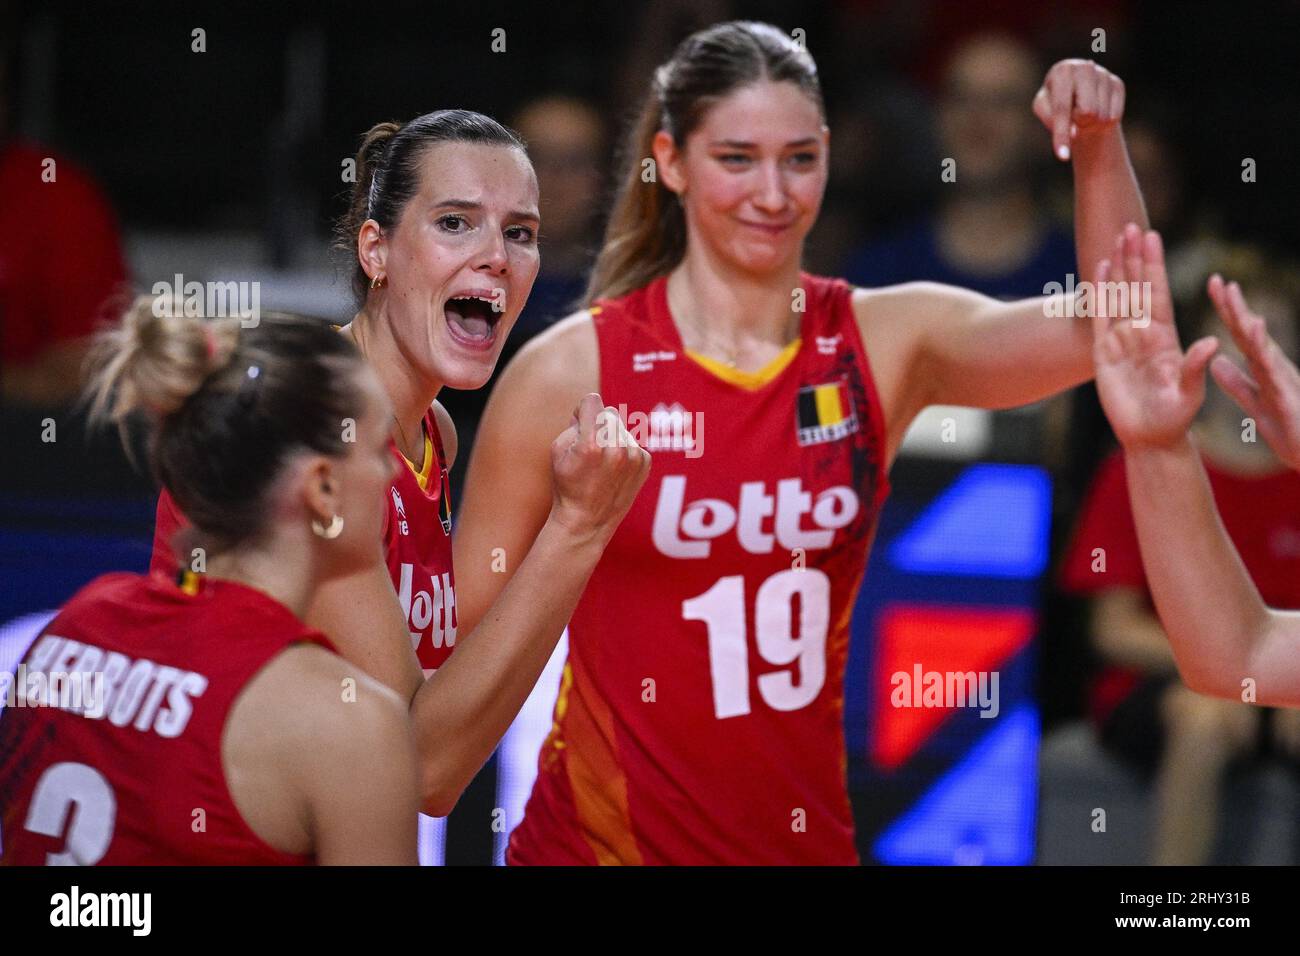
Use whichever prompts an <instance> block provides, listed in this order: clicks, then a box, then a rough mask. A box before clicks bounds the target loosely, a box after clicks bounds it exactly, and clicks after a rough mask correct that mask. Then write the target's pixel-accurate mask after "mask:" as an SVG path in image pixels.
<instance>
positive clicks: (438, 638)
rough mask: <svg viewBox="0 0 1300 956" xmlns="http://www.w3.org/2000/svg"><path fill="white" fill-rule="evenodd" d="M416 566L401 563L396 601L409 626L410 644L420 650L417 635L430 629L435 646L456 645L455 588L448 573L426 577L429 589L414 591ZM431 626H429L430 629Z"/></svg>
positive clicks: (430, 637) (430, 635)
mask: <svg viewBox="0 0 1300 956" xmlns="http://www.w3.org/2000/svg"><path fill="white" fill-rule="evenodd" d="M414 584H415V567H414V566H413V565H411V564H409V563H407V562H405V561H403V562H402V573H401V578H400V579H399V586H398V589H397V599H398V600H399V601H401V603H402V613H403V614H405V615H406V620H407V622H408V626H409V627H410V629H411V630H410V635H411V644H412V646H414V647H419V645H420V636H421V635H422V634H423V633H424V631H425V629H426V628H429V629H430V630H429V639H430V640H431V641H432V642H433V646H434V647H443V646H446V647H454V646H455V645H456V589H455V588H454V587H453V586H452V583H451V575H450V574H446V573H444V574H442V575H437V574H431V575H429V590H427V591H425V590H420V591H416V590H414ZM431 625H432V626H431Z"/></svg>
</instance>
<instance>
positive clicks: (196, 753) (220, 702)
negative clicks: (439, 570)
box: [0, 574, 333, 866]
mask: <svg viewBox="0 0 1300 956" xmlns="http://www.w3.org/2000/svg"><path fill="white" fill-rule="evenodd" d="M196 583H197V584H198V587H197V588H194V589H193V590H194V591H195V593H193V594H191V593H187V592H186V591H185V590H182V589H181V588H180V587H178V586H176V585H175V584H172V583H170V582H168V581H166V580H164V579H163V578H161V577H156V576H148V577H141V576H139V575H134V574H109V575H105V576H104V577H101V578H98V579H96V580H95V581H92V582H91V583H90V584H88V585H87V586H86V587H84V588H83V589H82V590H81V591H79V592H78V593H77V594H76V595H75V596H74V597H73V598H72V600H71V601H69V602H68V604H67V605H66V606H65V607H64V609H63V610H62V611H61V612H60V613H59V614H58V615H57V616H56V617H55V618H54V620H52V621H51V622H50V624H49V625H48V626H47V627H46V628H45V630H44V631H43V632H42V634H41V636H40V637H38V638H37V639H36V641H35V643H34V644H33V645H32V646H31V648H30V649H29V650H28V652H27V654H26V656H25V657H24V658H23V663H22V665H20V667H19V669H18V680H17V682H16V684H15V694H16V695H17V694H18V693H22V694H23V695H24V697H25V698H26V699H25V700H22V701H20V700H19V699H18V698H17V696H16V697H15V702H14V704H13V705H11V706H6V707H5V710H4V713H3V714H2V715H0V766H3V767H4V772H3V774H0V808H3V818H2V819H0V844H2V853H3V855H2V856H0V861H2V862H4V863H5V864H11V865H19V866H23V865H41V864H80V865H93V864H101V865H105V866H120V865H128V866H129V865H138V864H164V865H226V864H239V865H254V866H257V865H271V864H303V863H312V862H314V861H313V859H312V857H310V856H297V855H293V854H289V853H284V852H282V851H280V850H277V849H275V848H274V847H272V846H270V845H268V844H267V843H265V842H264V841H263V840H262V839H261V838H260V837H258V836H257V835H256V834H255V833H254V832H253V831H252V830H251V829H250V828H249V826H248V824H247V823H246V822H245V821H244V818H243V817H242V816H240V813H239V810H238V809H237V808H236V807H235V803H234V799H233V798H232V797H231V795H230V790H229V788H228V781H227V780H226V774H225V770H224V769H223V767H222V764H221V735H222V732H223V730H224V728H225V726H226V718H227V716H228V714H229V712H230V709H231V706H232V704H233V703H234V701H235V699H236V697H237V696H238V695H239V693H240V691H242V690H243V689H244V687H245V686H246V685H247V684H248V683H249V681H250V680H252V679H253V677H254V676H255V675H256V674H257V673H258V672H259V671H260V670H261V669H262V668H263V667H264V666H266V664H267V663H268V662H270V661H271V659H272V658H274V657H275V656H276V655H278V654H279V653H281V652H282V651H283V650H284V649H285V648H287V647H288V646H289V645H291V644H294V643H297V642H300V641H305V642H308V643H313V644H319V645H321V646H322V647H325V648H328V649H331V650H332V649H333V648H332V646H331V645H330V643H329V641H328V640H327V639H326V638H325V637H324V635H322V634H320V633H318V632H315V631H312V630H310V629H309V628H307V627H306V625H304V624H303V623H302V622H301V621H299V620H298V619H297V618H296V617H295V616H294V615H293V613H292V612H290V611H289V609H288V608H286V607H285V606H284V605H282V604H280V603H278V602H277V601H275V600H273V599H272V598H270V597H269V596H267V595H265V594H262V593H261V592H259V591H256V590H254V589H252V588H249V587H245V586H244V585H242V584H237V583H235V582H233V581H225V580H212V579H202V578H199V579H197V582H196ZM82 673H85V674H94V673H98V674H102V684H100V685H99V686H100V687H102V692H101V691H97V690H95V689H94V688H95V686H96V685H95V684H94V682H93V680H88V681H86V682H83V683H81V684H80V685H79V686H78V685H70V684H67V683H65V684H63V687H67V688H70V691H69V692H60V691H58V690H50V688H51V686H52V685H51V684H50V683H49V682H48V679H47V675H51V674H54V675H62V674H67V675H70V674H82ZM36 704H44V705H45V706H35V705H36ZM51 704H58V706H50V705H51Z"/></svg>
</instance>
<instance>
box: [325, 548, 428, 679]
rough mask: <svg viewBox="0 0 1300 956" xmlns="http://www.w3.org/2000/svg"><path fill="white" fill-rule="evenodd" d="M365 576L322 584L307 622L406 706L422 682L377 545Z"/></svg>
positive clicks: (390, 580) (405, 624)
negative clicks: (405, 702) (373, 558)
mask: <svg viewBox="0 0 1300 956" xmlns="http://www.w3.org/2000/svg"><path fill="white" fill-rule="evenodd" d="M375 552H376V553H375V562H374V564H372V565H371V566H370V567H368V568H366V569H365V570H364V571H359V572H357V573H356V574H350V575H348V576H347V577H344V578H337V579H335V580H332V581H327V582H326V583H324V584H322V585H321V586H320V587H319V588H318V589H317V591H316V597H315V599H314V600H313V601H312V605H311V607H310V608H309V609H308V611H307V618H306V619H307V623H308V624H309V625H310V626H312V627H314V628H316V629H318V630H320V631H322V632H324V633H325V634H328V635H329V637H330V640H331V641H333V642H334V646H335V647H337V648H338V650H339V653H340V654H342V655H343V656H344V657H346V658H347V659H348V660H349V661H351V662H352V663H354V664H356V665H357V666H359V667H361V668H362V669H363V670H364V671H365V672H366V673H367V674H369V675H370V676H371V677H373V678H374V679H375V680H377V681H379V682H380V683H381V684H383V685H384V686H386V687H390V688H392V689H393V690H394V691H396V692H397V694H398V695H399V696H400V697H401V698H402V699H403V700H406V701H409V700H411V699H412V698H413V697H414V696H415V693H416V691H418V690H419V689H420V686H421V685H422V684H423V683H424V671H423V670H422V669H421V667H420V660H419V658H418V657H416V654H415V648H414V647H412V646H411V634H410V629H409V628H408V627H407V623H406V619H405V616H404V615H403V614H402V606H401V604H400V603H399V602H398V600H397V592H396V591H394V590H393V579H392V577H391V576H390V575H389V573H388V567H387V565H385V563H384V560H383V555H382V554H381V553H380V552H379V545H378V543H376V546H375Z"/></svg>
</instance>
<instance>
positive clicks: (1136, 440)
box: [1093, 227, 1300, 706]
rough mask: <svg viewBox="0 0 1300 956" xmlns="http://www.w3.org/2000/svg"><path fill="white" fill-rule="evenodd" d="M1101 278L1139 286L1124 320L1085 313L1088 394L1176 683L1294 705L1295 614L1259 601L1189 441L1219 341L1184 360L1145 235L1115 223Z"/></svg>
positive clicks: (1299, 652)
mask: <svg viewBox="0 0 1300 956" xmlns="http://www.w3.org/2000/svg"><path fill="white" fill-rule="evenodd" d="M1100 275H1101V277H1102V280H1103V281H1106V280H1112V281H1117V282H1127V281H1133V282H1136V283H1138V284H1139V286H1138V288H1140V289H1143V290H1148V289H1149V296H1148V295H1147V294H1146V293H1145V292H1144V293H1143V295H1142V296H1141V306H1140V308H1139V309H1138V310H1132V311H1130V312H1129V313H1128V316H1127V317H1124V316H1121V317H1108V316H1106V315H1104V314H1102V315H1098V316H1096V317H1095V318H1094V319H1093V329H1094V335H1095V343H1094V349H1095V359H1096V364H1097V390H1098V393H1099V394H1100V396H1101V401H1102V406H1103V408H1104V409H1105V410H1106V415H1107V417H1108V418H1109V419H1110V423H1111V426H1112V427H1113V428H1114V431H1115V436H1116V437H1117V438H1118V439H1119V441H1120V443H1121V445H1123V447H1124V457H1125V466H1126V471H1127V475H1128V486H1129V495H1130V498H1131V499H1132V505H1133V516H1134V520H1135V522H1136V525H1137V532H1138V540H1139V542H1140V544H1141V549H1142V561H1143V565H1144V567H1145V568H1146V574H1147V579H1148V582H1149V585H1150V587H1151V593H1152V596H1153V598H1154V600H1155V604H1156V609H1157V611H1158V612H1159V614H1160V619H1161V622H1162V623H1163V624H1164V626H1165V631H1166V633H1167V634H1168V635H1169V641H1170V644H1171V646H1172V648H1173V651H1174V658H1175V660H1176V661H1177V663H1178V669H1179V671H1180V673H1181V674H1182V676H1183V680H1184V681H1185V682H1186V683H1187V685H1188V686H1189V687H1190V688H1192V689H1193V690H1195V691H1199V692H1200V693H1203V694H1209V695H1212V696H1215V697H1223V698H1225V699H1233V700H1241V699H1243V689H1244V687H1245V686H1246V685H1245V684H1244V682H1245V681H1246V680H1247V679H1249V680H1252V681H1253V682H1254V690H1255V698H1254V699H1255V701H1256V702H1258V703H1260V704H1269V705H1274V706H1276V705H1285V706H1300V615H1297V614H1294V613H1290V612H1279V611H1272V610H1270V609H1268V608H1267V607H1265V606H1264V603H1263V601H1262V600H1261V599H1260V596H1259V592H1258V590H1257V589H1256V588H1255V585H1254V583H1253V582H1252V581H1251V579H1250V576H1249V574H1248V573H1247V572H1246V568H1245V566H1244V565H1243V564H1242V562H1241V558H1240V557H1239V555H1238V554H1237V551H1236V548H1235V547H1234V546H1233V544H1232V541H1231V540H1230V539H1229V537H1228V534H1227V532H1226V531H1225V530H1224V527H1223V523H1222V521H1220V519H1219V514H1218V509H1217V508H1216V506H1215V503H1214V497H1213V494H1212V492H1211V490H1210V484H1209V480H1208V478H1207V477H1206V474H1205V468H1204V466H1203V465H1202V463H1201V457H1200V454H1199V453H1198V452H1197V450H1196V448H1195V446H1194V445H1193V444H1192V441H1191V439H1190V437H1189V436H1188V431H1187V430H1188V427H1189V425H1190V424H1191V422H1192V419H1193V418H1194V417H1195V414H1196V411H1197V409H1198V408H1199V407H1200V405H1201V402H1202V401H1203V399H1204V396H1205V367H1206V365H1207V364H1208V362H1209V361H1210V358H1211V357H1212V356H1213V354H1214V351H1215V349H1216V348H1217V346H1218V343H1217V341H1216V340H1215V339H1214V338H1212V337H1210V338H1205V339H1201V340H1199V341H1197V342H1195V343H1193V344H1192V346H1191V347H1190V348H1189V349H1188V350H1187V353H1186V354H1185V355H1184V353H1183V351H1182V349H1181V348H1180V346H1179V343H1178V333H1177V331H1176V330H1175V328H1174V322H1173V307H1172V304H1171V301H1170V297H1169V289H1168V281H1167V278H1166V275H1165V267H1164V253H1163V250H1162V248H1161V244H1160V238H1159V236H1157V235H1156V234H1155V233H1153V232H1148V233H1147V234H1146V235H1144V236H1143V235H1140V234H1139V231H1138V229H1137V228H1136V227H1132V228H1130V229H1128V230H1126V232H1125V234H1124V236H1123V237H1122V239H1121V240H1120V241H1119V242H1118V243H1117V246H1116V250H1115V253H1114V258H1113V260H1107V261H1104V262H1103V263H1102V266H1101V269H1100ZM1144 283H1150V285H1149V286H1147V285H1144ZM1134 319H1137V321H1136V322H1135V321H1134ZM1148 322H1149V324H1146V323H1148Z"/></svg>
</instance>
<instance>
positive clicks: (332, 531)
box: [311, 515, 343, 540]
mask: <svg viewBox="0 0 1300 956" xmlns="http://www.w3.org/2000/svg"><path fill="white" fill-rule="evenodd" d="M311 530H312V531H313V532H315V533H316V534H317V535H318V536H319V537H322V538H327V539H329V540H333V539H334V538H337V537H338V536H339V535H341V534H342V533H343V516H342V515H335V516H334V520H333V521H331V522H330V526H329V527H328V528H327V527H325V526H324V525H323V524H321V523H320V522H319V521H313V522H312V523H311Z"/></svg>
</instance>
